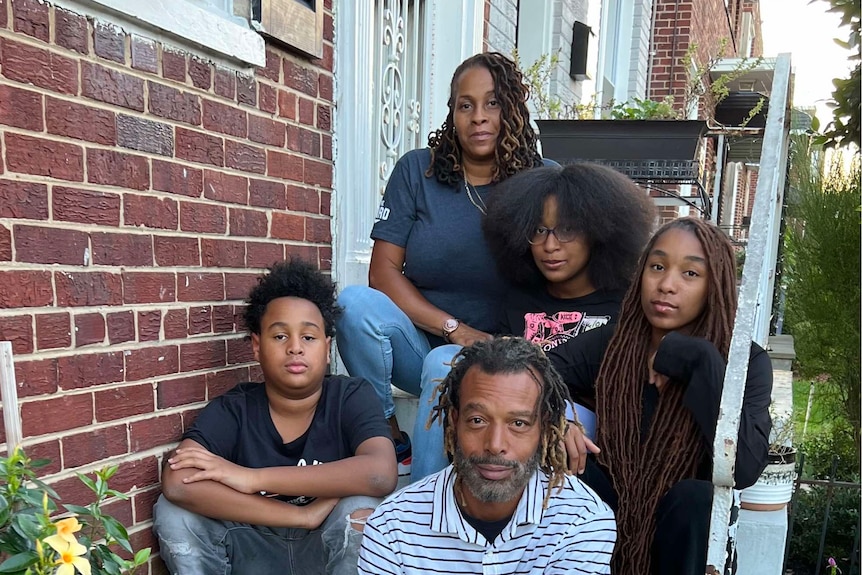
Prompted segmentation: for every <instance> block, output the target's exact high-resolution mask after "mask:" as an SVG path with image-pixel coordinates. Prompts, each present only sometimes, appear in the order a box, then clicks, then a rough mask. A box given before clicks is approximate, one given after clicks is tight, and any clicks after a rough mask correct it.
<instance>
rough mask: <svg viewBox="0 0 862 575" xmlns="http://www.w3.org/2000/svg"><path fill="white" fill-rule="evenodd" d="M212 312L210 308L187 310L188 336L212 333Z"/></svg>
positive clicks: (201, 307) (202, 307)
mask: <svg viewBox="0 0 862 575" xmlns="http://www.w3.org/2000/svg"><path fill="white" fill-rule="evenodd" d="M212 330H213V310H212V307H210V306H208V305H207V306H200V307H192V308H189V335H200V334H202V333H212Z"/></svg>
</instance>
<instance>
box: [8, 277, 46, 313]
mask: <svg viewBox="0 0 862 575" xmlns="http://www.w3.org/2000/svg"><path fill="white" fill-rule="evenodd" d="M52 303H54V290H53V288H52V287H51V272H43V271H29V270H15V271H0V308H7V309H8V308H19V307H41V306H46V305H51V304H52Z"/></svg>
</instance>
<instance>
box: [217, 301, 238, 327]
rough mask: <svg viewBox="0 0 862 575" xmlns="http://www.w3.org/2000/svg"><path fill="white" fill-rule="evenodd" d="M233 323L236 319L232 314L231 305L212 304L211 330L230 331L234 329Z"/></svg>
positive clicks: (234, 323)
mask: <svg viewBox="0 0 862 575" xmlns="http://www.w3.org/2000/svg"><path fill="white" fill-rule="evenodd" d="M222 299H224V298H222ZM235 325H236V319H235V318H234V315H233V306H232V305H215V306H213V332H215V333H230V332H232V331H234V327H235Z"/></svg>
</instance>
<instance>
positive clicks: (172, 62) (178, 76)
mask: <svg viewBox="0 0 862 575" xmlns="http://www.w3.org/2000/svg"><path fill="white" fill-rule="evenodd" d="M162 76H164V77H165V78H167V79H169V80H176V81H177V82H182V83H185V81H186V53H185V52H182V51H180V50H172V49H171V48H163V49H162Z"/></svg>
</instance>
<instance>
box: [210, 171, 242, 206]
mask: <svg viewBox="0 0 862 575" xmlns="http://www.w3.org/2000/svg"><path fill="white" fill-rule="evenodd" d="M204 197H205V198H208V199H210V200H215V201H217V202H227V203H231V204H241V205H246V204H248V178H245V177H243V176H234V175H232V174H226V173H224V172H216V171H213V170H206V171H205V172H204Z"/></svg>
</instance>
